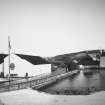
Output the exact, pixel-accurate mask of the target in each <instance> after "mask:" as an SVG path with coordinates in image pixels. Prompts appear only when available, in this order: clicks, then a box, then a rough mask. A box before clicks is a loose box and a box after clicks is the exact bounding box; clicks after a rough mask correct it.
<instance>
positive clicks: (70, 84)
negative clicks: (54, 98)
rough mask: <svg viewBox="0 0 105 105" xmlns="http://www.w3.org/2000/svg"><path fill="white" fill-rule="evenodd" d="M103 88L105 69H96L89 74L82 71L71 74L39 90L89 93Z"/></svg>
mask: <svg viewBox="0 0 105 105" xmlns="http://www.w3.org/2000/svg"><path fill="white" fill-rule="evenodd" d="M101 90H105V70H95V71H94V72H93V73H92V74H89V75H86V74H84V73H83V71H80V73H79V74H77V75H75V76H69V77H67V78H65V79H63V80H60V81H57V82H56V83H53V84H51V85H49V86H46V87H43V88H41V89H39V91H43V92H47V93H51V94H64V95H78V94H81V95H88V94H91V93H93V92H97V91H101Z"/></svg>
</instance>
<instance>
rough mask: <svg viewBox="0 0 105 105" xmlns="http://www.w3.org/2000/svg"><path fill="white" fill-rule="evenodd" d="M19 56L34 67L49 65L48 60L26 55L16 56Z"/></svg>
mask: <svg viewBox="0 0 105 105" xmlns="http://www.w3.org/2000/svg"><path fill="white" fill-rule="evenodd" d="M15 55H17V56H19V57H20V58H22V59H25V60H27V61H28V62H30V63H32V64H33V65H38V64H49V62H48V61H47V60H45V59H44V58H42V57H40V56H33V55H25V54H15Z"/></svg>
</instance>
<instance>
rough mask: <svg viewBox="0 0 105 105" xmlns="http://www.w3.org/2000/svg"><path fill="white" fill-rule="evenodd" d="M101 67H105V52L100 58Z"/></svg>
mask: <svg viewBox="0 0 105 105" xmlns="http://www.w3.org/2000/svg"><path fill="white" fill-rule="evenodd" d="M100 67H105V53H103V54H102V56H101V58H100Z"/></svg>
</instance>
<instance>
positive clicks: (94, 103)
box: [0, 88, 105, 105]
mask: <svg viewBox="0 0 105 105" xmlns="http://www.w3.org/2000/svg"><path fill="white" fill-rule="evenodd" d="M0 105H105V91H101V92H97V93H94V94H91V95H75V96H74V95H67V96H66V95H50V94H47V93H43V92H42V93H40V92H38V91H35V90H32V89H30V88H28V89H23V90H17V91H11V92H4V93H1V94H0Z"/></svg>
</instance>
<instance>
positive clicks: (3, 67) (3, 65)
mask: <svg viewBox="0 0 105 105" xmlns="http://www.w3.org/2000/svg"><path fill="white" fill-rule="evenodd" d="M2 72H3V74H2V76H3V78H4V59H3V71H2Z"/></svg>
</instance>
